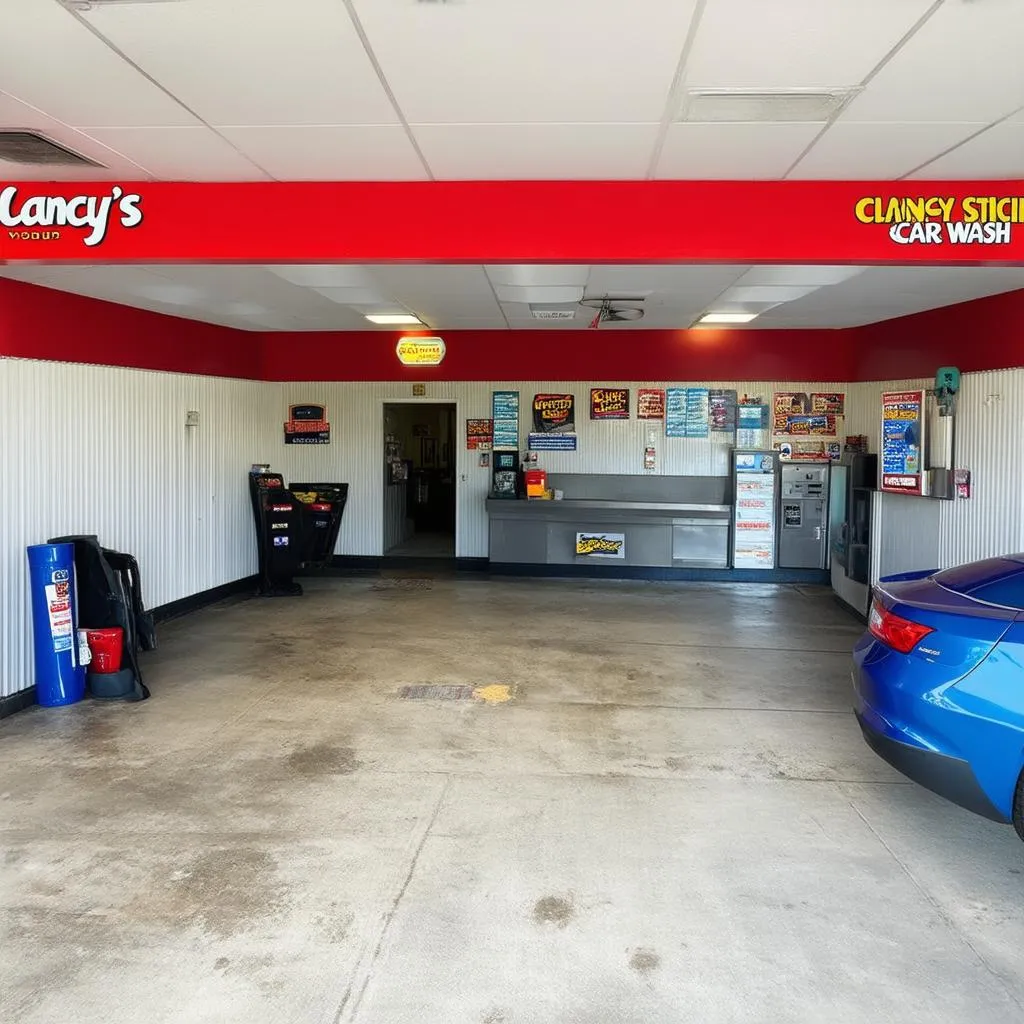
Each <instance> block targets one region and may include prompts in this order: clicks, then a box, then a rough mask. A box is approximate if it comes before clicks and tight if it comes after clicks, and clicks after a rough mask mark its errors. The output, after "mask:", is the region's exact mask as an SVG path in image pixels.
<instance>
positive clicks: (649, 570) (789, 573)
mask: <svg viewBox="0 0 1024 1024" xmlns="http://www.w3.org/2000/svg"><path fill="white" fill-rule="evenodd" d="M488 571H489V572H490V573H491V574H492V575H495V576H537V577H542V578H547V579H558V578H562V579H600V580H616V579H618V580H665V581H672V580H677V581H680V582H695V583H804V584H808V585H812V584H821V585H826V584H828V583H829V574H828V572H827V571H826V570H824V569H698V568H683V567H676V566H648V565H620V566H615V565H575V564H574V565H541V564H536V563H533V562H527V563H521V564H520V563H517V562H489V563H488Z"/></svg>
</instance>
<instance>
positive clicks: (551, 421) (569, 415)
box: [533, 394, 576, 434]
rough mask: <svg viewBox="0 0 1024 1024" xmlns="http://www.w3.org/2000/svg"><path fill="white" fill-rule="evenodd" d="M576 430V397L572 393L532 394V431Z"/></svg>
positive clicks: (572, 431)
mask: <svg viewBox="0 0 1024 1024" xmlns="http://www.w3.org/2000/svg"><path fill="white" fill-rule="evenodd" d="M575 430H576V399H575V398H574V397H573V396H572V395H548V394H542V395H534V396H533V432H534V433H535V434H572V433H574V432H575Z"/></svg>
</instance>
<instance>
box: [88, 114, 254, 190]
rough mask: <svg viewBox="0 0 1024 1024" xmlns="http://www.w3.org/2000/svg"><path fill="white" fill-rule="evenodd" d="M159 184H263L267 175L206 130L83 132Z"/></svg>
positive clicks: (126, 129) (93, 129)
mask: <svg viewBox="0 0 1024 1024" xmlns="http://www.w3.org/2000/svg"><path fill="white" fill-rule="evenodd" d="M85 131H86V132H87V133H88V135H89V136H90V138H93V139H96V140H97V141H98V142H100V143H102V144H103V145H105V146H109V147H110V148H111V149H112V150H115V151H116V152H119V153H123V154H124V155H125V156H126V157H128V158H130V159H131V160H133V161H134V162H136V163H138V164H140V165H142V166H143V167H145V168H146V170H147V171H148V172H149V173H150V174H152V175H153V177H155V178H158V179H161V180H163V181H265V180H267V175H266V174H265V173H264V172H263V171H262V170H261V169H260V168H259V167H258V166H257V165H256V164H254V163H253V162H252V161H251V160H249V159H247V158H246V157H244V156H243V155H242V154H241V153H239V152H238V150H236V149H235V148H234V147H233V146H232V145H231V144H230V143H229V142H226V141H225V140H224V139H222V138H220V136H218V135H217V134H216V133H215V132H213V131H211V130H210V129H209V128H206V127H195V128H87V129H85Z"/></svg>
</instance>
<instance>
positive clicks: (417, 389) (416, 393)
mask: <svg viewBox="0 0 1024 1024" xmlns="http://www.w3.org/2000/svg"><path fill="white" fill-rule="evenodd" d="M426 394H427V385H426V384H413V386H412V397H413V398H425V397H426Z"/></svg>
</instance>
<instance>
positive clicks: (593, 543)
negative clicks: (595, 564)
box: [576, 533, 626, 558]
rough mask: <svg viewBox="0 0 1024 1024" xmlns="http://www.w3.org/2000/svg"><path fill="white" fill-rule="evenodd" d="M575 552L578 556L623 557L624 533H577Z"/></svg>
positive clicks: (624, 546)
mask: <svg viewBox="0 0 1024 1024" xmlns="http://www.w3.org/2000/svg"><path fill="white" fill-rule="evenodd" d="M576 554H577V556H579V557H580V558H583V557H586V558H625V557H626V535H625V534H624V533H577V534H576Z"/></svg>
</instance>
